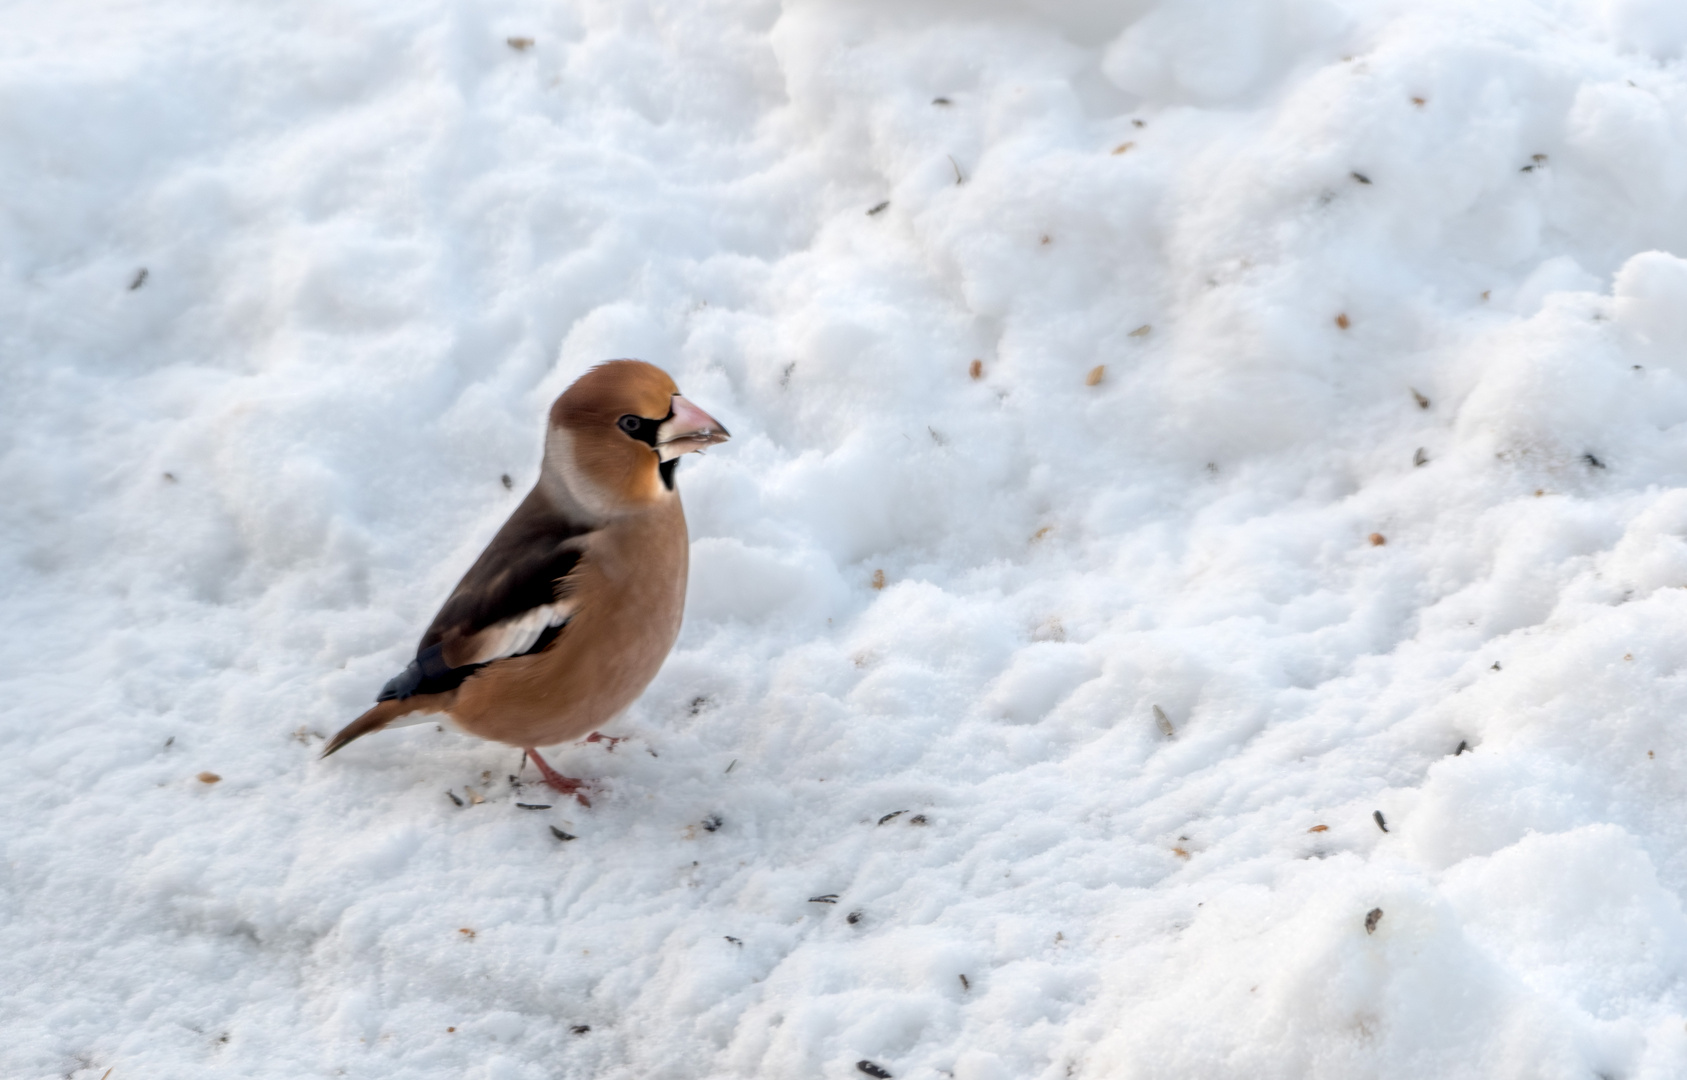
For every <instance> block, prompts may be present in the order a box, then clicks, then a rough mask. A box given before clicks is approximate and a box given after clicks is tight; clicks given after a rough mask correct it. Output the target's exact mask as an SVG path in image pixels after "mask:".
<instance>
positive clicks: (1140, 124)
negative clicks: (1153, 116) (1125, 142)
mask: <svg viewBox="0 0 1687 1080" xmlns="http://www.w3.org/2000/svg"><path fill="white" fill-rule="evenodd" d="M1131 123H1132V124H1134V125H1136V126H1137V127H1139V128H1140V127H1147V126H1148V121H1146V120H1132V121H1131Z"/></svg>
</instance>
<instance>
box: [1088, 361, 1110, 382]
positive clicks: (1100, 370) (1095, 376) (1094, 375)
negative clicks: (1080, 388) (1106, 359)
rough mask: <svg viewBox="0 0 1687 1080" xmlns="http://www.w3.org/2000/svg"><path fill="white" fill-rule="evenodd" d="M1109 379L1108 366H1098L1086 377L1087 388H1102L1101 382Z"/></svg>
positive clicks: (1091, 369)
mask: <svg viewBox="0 0 1687 1080" xmlns="http://www.w3.org/2000/svg"><path fill="white" fill-rule="evenodd" d="M1106 377H1107V365H1106V364H1097V365H1095V366H1094V367H1092V368H1090V373H1089V374H1088V375H1085V376H1084V385H1085V386H1100V385H1101V380H1102V379H1105V378H1106Z"/></svg>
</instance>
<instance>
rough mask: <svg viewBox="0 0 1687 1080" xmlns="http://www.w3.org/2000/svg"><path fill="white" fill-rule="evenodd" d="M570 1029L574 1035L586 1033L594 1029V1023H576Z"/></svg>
mask: <svg viewBox="0 0 1687 1080" xmlns="http://www.w3.org/2000/svg"><path fill="white" fill-rule="evenodd" d="M568 1030H569V1033H570V1034H573V1035H584V1034H585V1033H586V1032H588V1031H590V1030H592V1025H590V1024H575V1025H574V1026H573V1027H571V1028H569V1029H568Z"/></svg>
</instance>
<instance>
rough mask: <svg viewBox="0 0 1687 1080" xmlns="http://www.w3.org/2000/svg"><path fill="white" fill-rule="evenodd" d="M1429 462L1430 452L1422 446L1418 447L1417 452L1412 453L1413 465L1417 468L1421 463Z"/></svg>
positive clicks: (1426, 463)
mask: <svg viewBox="0 0 1687 1080" xmlns="http://www.w3.org/2000/svg"><path fill="white" fill-rule="evenodd" d="M1428 464H1429V452H1428V451H1427V450H1425V449H1424V448H1423V447H1421V446H1420V447H1418V450H1417V453H1415V454H1413V455H1412V467H1413V468H1416V467H1417V466H1419V465H1428Z"/></svg>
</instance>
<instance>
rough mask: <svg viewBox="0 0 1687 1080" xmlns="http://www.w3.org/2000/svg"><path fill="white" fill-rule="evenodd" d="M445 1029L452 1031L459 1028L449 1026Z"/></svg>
mask: <svg viewBox="0 0 1687 1080" xmlns="http://www.w3.org/2000/svg"><path fill="white" fill-rule="evenodd" d="M445 1030H446V1031H447V1032H452V1031H456V1030H457V1029H456V1028H455V1027H448V1028H446V1029H445Z"/></svg>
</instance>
